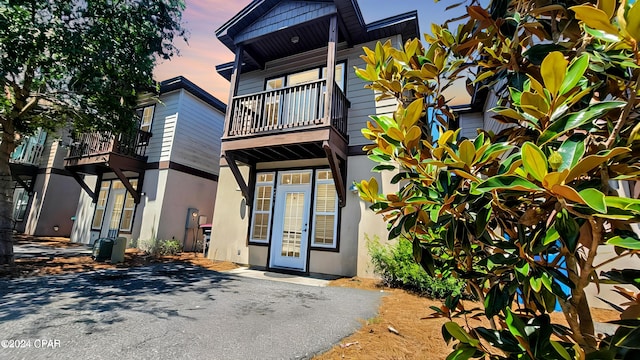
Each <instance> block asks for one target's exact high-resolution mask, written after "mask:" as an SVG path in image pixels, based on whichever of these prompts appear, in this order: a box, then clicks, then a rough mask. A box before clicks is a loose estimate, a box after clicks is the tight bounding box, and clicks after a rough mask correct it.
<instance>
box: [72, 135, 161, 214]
mask: <svg viewBox="0 0 640 360" xmlns="http://www.w3.org/2000/svg"><path fill="white" fill-rule="evenodd" d="M150 138H151V133H149V132H146V131H142V130H138V131H135V132H132V133H131V134H117V135H116V134H113V133H110V132H101V133H86V134H82V135H80V137H79V138H78V139H77V141H75V142H73V143H72V144H71V148H70V149H69V156H67V157H66V158H65V159H64V167H65V169H66V170H68V171H69V172H70V173H71V175H72V176H73V177H74V178H75V179H76V181H78V183H79V184H80V186H81V187H82V188H83V189H84V190H85V191H86V192H87V193H88V194H89V195H90V196H91V197H92V199H93V201H94V202H96V201H97V200H98V198H97V194H98V191H99V186H100V182H101V180H102V177H103V175H104V174H106V173H113V174H115V176H116V177H117V178H118V179H120V180H121V181H122V183H123V184H124V186H125V187H126V188H127V190H128V191H129V192H130V193H131V195H132V196H133V199H134V201H135V202H136V203H138V202H139V201H140V189H141V188H142V178H143V177H144V172H145V170H146V166H147V156H146V151H147V146H148V145H149V139H150ZM133 173H135V174H133ZM80 174H88V175H97V176H98V180H97V182H96V185H95V186H96V187H95V188H94V189H92V188H90V187H89V186H88V185H87V184H86V183H85V181H84V178H83V176H81V175H80ZM132 176H133V177H136V178H138V189H137V190H136V189H134V188H133V186H132V185H131V184H130V183H129V180H128V179H129V178H130V177H132Z"/></svg>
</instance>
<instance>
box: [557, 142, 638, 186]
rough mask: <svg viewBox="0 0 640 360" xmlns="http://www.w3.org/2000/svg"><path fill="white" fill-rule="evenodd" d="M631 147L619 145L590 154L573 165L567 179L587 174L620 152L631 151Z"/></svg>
mask: <svg viewBox="0 0 640 360" xmlns="http://www.w3.org/2000/svg"><path fill="white" fill-rule="evenodd" d="M629 151H630V149H629V148H625V147H617V148H613V149H611V150H604V151H601V152H599V153H598V154H596V155H589V156H587V157H585V158H583V159H581V160H580V161H579V162H578V163H577V164H576V165H575V166H574V167H572V168H571V169H570V171H569V175H567V178H566V180H565V181H567V182H569V181H571V180H573V179H575V178H577V177H578V176H581V175H583V174H586V173H587V172H589V171H591V170H593V169H595V168H596V167H597V166H599V165H600V164H602V163H604V162H605V161H608V160H609V159H611V158H613V157H616V156H618V155H620V154H624V153H627V152H629Z"/></svg>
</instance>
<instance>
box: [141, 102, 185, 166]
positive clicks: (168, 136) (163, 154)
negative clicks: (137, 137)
mask: <svg viewBox="0 0 640 360" xmlns="http://www.w3.org/2000/svg"><path fill="white" fill-rule="evenodd" d="M160 100H161V103H158V104H156V106H155V109H154V112H153V122H152V123H151V140H149V146H148V147H147V156H148V160H147V162H150V163H154V162H160V161H168V160H169V155H170V154H171V148H172V146H173V137H174V132H175V131H174V130H175V127H176V121H177V119H178V102H179V100H180V92H179V91H174V92H171V93H168V94H163V95H162V96H161V98H160Z"/></svg>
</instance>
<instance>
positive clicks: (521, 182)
mask: <svg viewBox="0 0 640 360" xmlns="http://www.w3.org/2000/svg"><path fill="white" fill-rule="evenodd" d="M491 190H513V191H529V192H530V191H542V188H540V187H538V186H537V185H536V184H534V183H532V182H531V181H529V180H526V179H523V178H521V177H519V176H512V175H506V176H504V175H498V176H494V177H491V178H489V179H487V180H485V181H483V182H481V183H480V184H478V186H476V187H475V189H473V190H472V194H474V195H480V194H483V193H486V192H488V191H491Z"/></svg>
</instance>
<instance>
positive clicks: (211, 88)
mask: <svg viewBox="0 0 640 360" xmlns="http://www.w3.org/2000/svg"><path fill="white" fill-rule="evenodd" d="M250 2H251V0H186V6H187V7H186V9H185V11H184V13H183V16H182V20H183V24H184V25H185V27H186V28H187V29H188V31H189V33H190V35H189V43H188V44H186V43H185V42H184V41H182V40H179V41H177V42H176V46H177V47H178V48H179V49H180V56H179V57H174V58H173V59H172V60H170V61H165V62H163V63H160V64H159V65H158V66H157V67H156V70H155V77H156V80H159V81H162V80H166V79H169V78H172V77H175V76H178V75H182V76H184V77H186V78H187V79H189V80H191V81H192V82H194V83H195V84H197V85H198V86H200V87H201V88H203V89H204V90H206V91H208V92H209V93H211V94H212V95H213V96H215V97H217V98H218V99H220V100H221V101H223V102H224V103H226V102H227V101H228V96H229V82H228V81H227V80H226V79H224V78H222V77H221V76H220V75H218V74H217V73H216V70H215V66H216V65H218V64H222V63H226V62H230V61H233V53H232V52H231V51H230V50H229V49H227V48H226V47H225V46H224V45H223V44H222V43H221V42H220V41H218V39H217V38H216V37H215V31H216V29H218V28H219V27H220V26H222V25H223V24H224V23H225V22H227V21H228V20H229V19H231V18H232V17H233V16H234V15H235V14H237V13H238V12H239V11H240V10H242V9H243V8H244V7H245V6H247V5H248V4H249V3H250ZM452 3H454V1H441V2H440V3H437V4H435V3H434V2H433V0H358V5H359V6H360V10H361V11H362V15H363V17H364V20H365V22H366V23H370V22H373V21H376V20H380V19H384V18H387V17H390V16H394V15H398V14H402V13H405V12H407V11H412V10H417V11H418V17H419V21H420V32H421V33H425V32H430V28H431V23H433V22H436V23H442V22H443V21H444V20H445V19H448V18H451V17H454V15H455V14H459V13H460V11H461V10H460V9H459V8H458V9H455V10H451V11H448V12H446V13H445V12H444V8H445V7H446V6H448V5H451V4H452Z"/></svg>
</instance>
